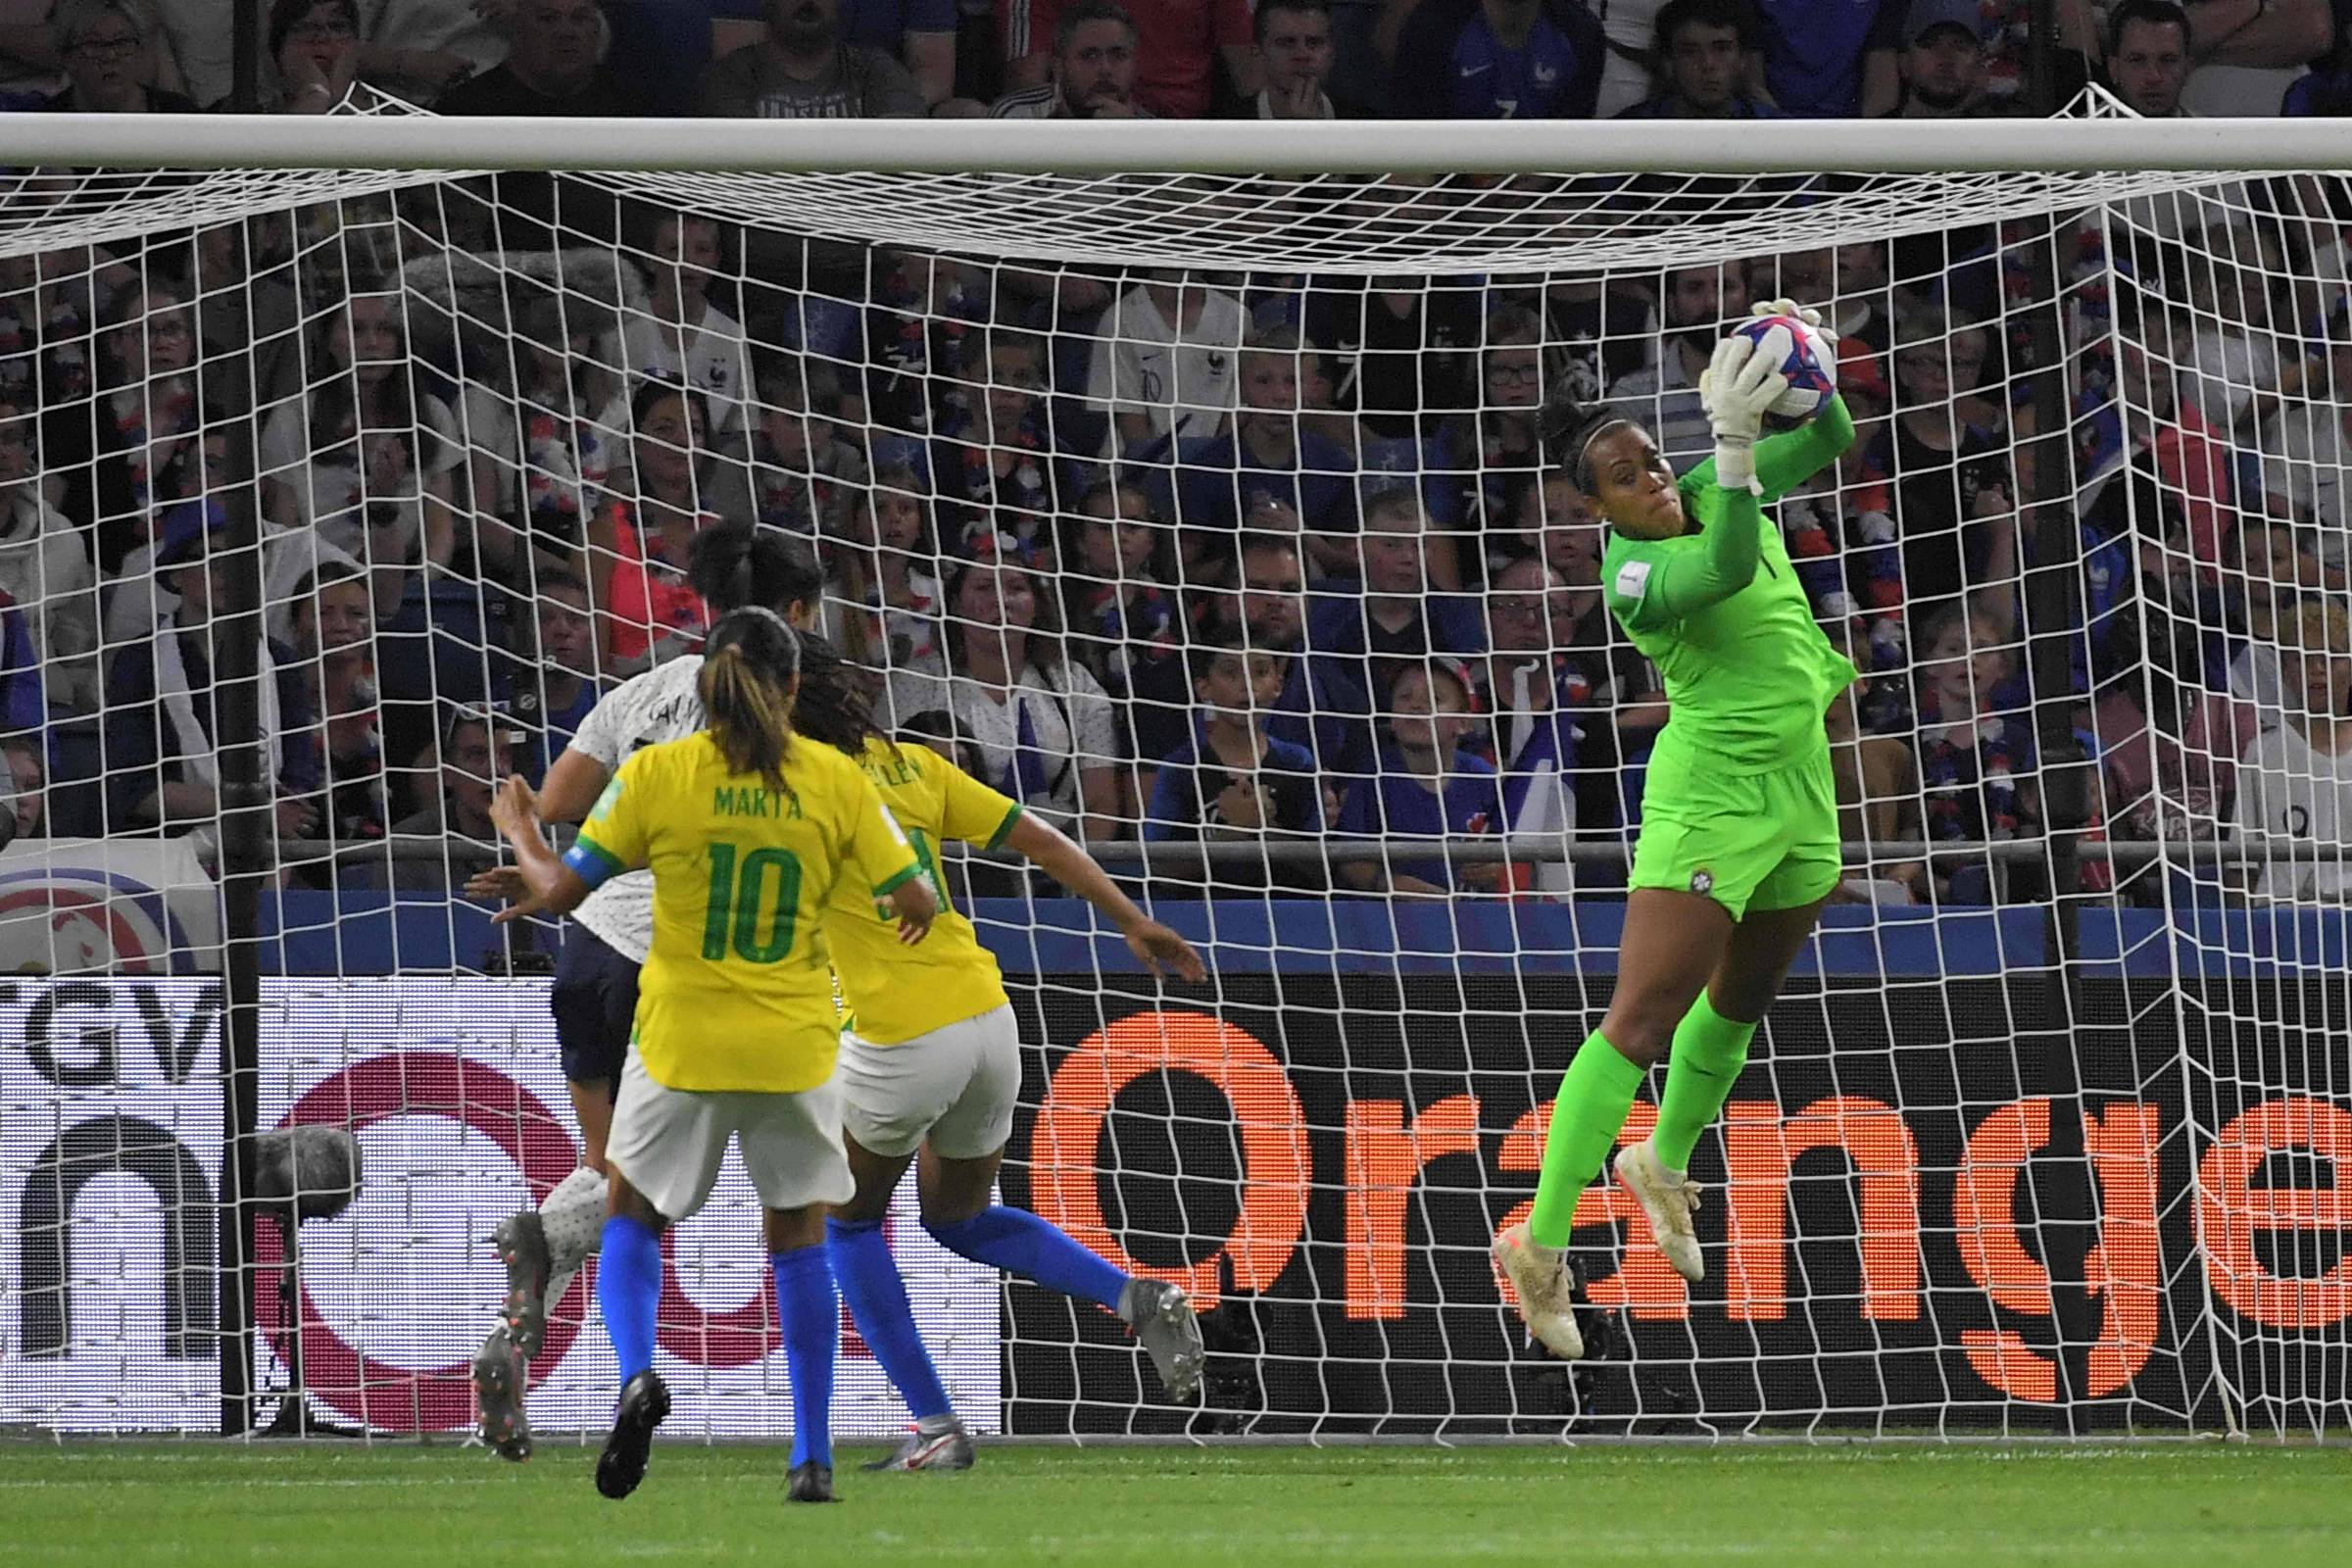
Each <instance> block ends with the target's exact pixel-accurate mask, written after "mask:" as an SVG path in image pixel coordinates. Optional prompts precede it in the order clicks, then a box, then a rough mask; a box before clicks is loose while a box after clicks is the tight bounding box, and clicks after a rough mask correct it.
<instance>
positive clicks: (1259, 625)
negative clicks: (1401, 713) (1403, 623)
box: [1130, 533, 1372, 776]
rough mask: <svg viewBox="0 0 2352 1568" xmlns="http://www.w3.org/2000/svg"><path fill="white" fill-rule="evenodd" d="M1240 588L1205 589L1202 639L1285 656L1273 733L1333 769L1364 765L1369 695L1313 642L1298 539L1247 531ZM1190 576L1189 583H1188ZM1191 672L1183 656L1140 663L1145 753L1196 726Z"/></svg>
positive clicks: (1139, 738) (1177, 742) (1140, 735)
mask: <svg viewBox="0 0 2352 1568" xmlns="http://www.w3.org/2000/svg"><path fill="white" fill-rule="evenodd" d="M1235 555H1236V557H1237V558H1238V559H1237V569H1238V572H1239V575H1240V581H1239V583H1238V584H1237V585H1236V588H1235V590H1234V591H1231V592H1223V591H1219V592H1211V593H1197V594H1196V595H1195V599H1196V602H1198V603H1199V604H1200V605H1201V613H1200V614H1199V615H1198V616H1197V624H1196V627H1195V638H1196V641H1199V642H1201V643H1204V644H1215V643H1217V642H1219V641H1221V640H1233V639H1240V640H1244V641H1246V642H1247V643H1248V645H1249V646H1250V647H1251V648H1253V649H1254V648H1262V649H1265V650H1267V651H1269V652H1272V653H1276V654H1280V655H1282V656H1284V660H1283V671H1284V673H1283V682H1282V690H1281V692H1280V694H1279V695H1277V696H1276V698H1275V699H1274V702H1273V704H1272V713H1271V717H1270V718H1269V720H1268V722H1267V732H1268V733H1269V734H1271V735H1273V736H1275V737H1276V738H1277V739H1279V740H1284V741H1288V742H1290V743H1292V744H1293V745H1297V746H1302V747H1304V748H1306V750H1307V751H1308V752H1310V753H1312V754H1313V755H1314V757H1315V760H1316V765H1317V766H1318V767H1320V768H1321V769H1322V770H1323V771H1324V772H1325V773H1328V774H1332V775H1335V776H1345V775H1348V774H1360V773H1363V772H1365V771H1367V770H1368V769H1369V768H1370V766H1371V760H1372V728H1371V720H1370V713H1371V699H1370V697H1369V696H1368V695H1367V694H1366V692H1365V690H1364V686H1363V683H1362V681H1361V680H1359V679H1357V678H1355V677H1354V676H1353V675H1352V674H1351V673H1350V672H1349V670H1348V668H1347V665H1346V662H1345V661H1343V660H1342V659H1339V658H1335V657H1331V656H1327V655H1325V654H1324V653H1322V652H1321V651H1320V650H1314V649H1310V648H1309V647H1308V644H1307V620H1308V616H1307V597H1306V570H1305V563H1304V559H1303V557H1302V556H1301V555H1300V553H1299V542H1298V540H1297V539H1295V538H1291V537H1286V536H1284V535H1282V534H1277V533H1252V534H1246V535H1244V536H1243V538H1242V541H1241V544H1240V546H1239V548H1238V549H1237V550H1236V551H1235ZM1189 581H1190V580H1189V579H1188V584H1189ZM1192 700H1193V691H1192V682H1191V671H1190V669H1189V667H1188V666H1187V665H1186V664H1185V663H1184V662H1182V661H1180V660H1169V661H1164V662H1160V663H1156V664H1153V665H1152V666H1150V667H1149V668H1147V669H1146V670H1144V671H1142V672H1141V673H1140V674H1139V676H1138V678H1137V681H1136V684H1135V692H1134V699H1133V701H1132V703H1131V704H1130V713H1131V717H1132V721H1133V723H1134V726H1135V737H1136V742H1135V751H1136V755H1137V756H1138V757H1165V756H1167V755H1168V754H1169V753H1170V752H1172V751H1174V750H1175V749H1176V748H1177V747H1179V746H1181V745H1183V744H1184V742H1185V739H1186V737H1187V736H1188V735H1189V734H1190V733H1191V722H1192V720H1191V715H1190V711H1189V707H1190V704H1191V702H1192Z"/></svg>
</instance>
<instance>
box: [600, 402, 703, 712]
mask: <svg viewBox="0 0 2352 1568" xmlns="http://www.w3.org/2000/svg"><path fill="white" fill-rule="evenodd" d="M706 418H707V416H706V415H705V414H704V412H703V399H702V394H700V393H699V392H695V391H692V390H690V389H688V388H685V387H681V386H677V385H674V384H672V383H670V382H666V381H647V382H646V383H644V384H643V385H642V386H640V387H638V389H637V393H636V396H634V397H633V398H631V399H630V401H629V425H630V428H631V429H632V430H633V431H634V432H635V435H634V437H633V439H632V440H631V442H630V444H629V469H628V471H627V473H626V474H621V475H615V477H614V483H613V495H612V497H611V499H610V500H609V501H608V502H607V504H606V505H605V507H604V508H603V509H602V510H601V511H600V512H599V514H598V515H597V518H596V521H595V522H594V524H592V525H591V527H590V530H589V561H590V563H591V564H590V568H589V571H590V575H589V576H588V581H589V583H590V584H591V585H592V587H594V588H595V589H596V594H595V598H596V602H597V605H598V606H599V608H600V610H601V612H602V614H603V621H602V627H601V634H602V635H601V641H602V643H603V645H604V650H603V651H604V658H603V660H602V663H601V667H602V668H603V669H605V670H606V671H608V672H610V673H613V674H619V675H627V674H634V673H636V672H637V671H638V670H640V669H644V668H646V667H648V666H650V665H653V664H658V663H662V662H666V661H668V660H670V659H674V658H677V657H678V656H679V655H681V654H684V653H687V652H690V651H691V650H692V649H693V648H694V647H695V646H697V645H699V644H700V642H701V640H702V634H703V632H704V631H705V630H706V629H707V628H708V626H709V624H710V614H709V612H708V610H707V609H706V607H705V606H704V604H703V601H702V596H701V595H699V594H697V593H696V592H695V591H694V589H693V587H692V585H690V584H689V583H688V582H687V580H686V551H687V547H688V546H689V544H691V543H692V541H693V539H694V536H695V535H696V534H698V533H701V532H702V531H703V530H704V529H705V528H708V527H711V526H714V525H716V524H717V523H718V521H719V517H718V515H717V514H716V513H715V512H712V511H711V510H708V509H707V508H706V507H705V505H704V503H703V491H702V486H701V484H700V482H699V479H698V475H697V468H698V466H699V456H698V455H699V454H700V453H701V452H702V451H703V450H704V447H705V445H706V443H707V441H708V429H709V426H708V425H707V423H706V422H705V421H706Z"/></svg>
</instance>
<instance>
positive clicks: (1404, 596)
mask: <svg viewBox="0 0 2352 1568" xmlns="http://www.w3.org/2000/svg"><path fill="white" fill-rule="evenodd" d="M1358 546H1359V549H1360V557H1359V559H1360V561H1361V563H1362V565H1361V568H1360V569H1361V570H1362V573H1363V576H1362V578H1361V580H1360V581H1359V582H1355V583H1347V584H1340V585H1335V588H1336V591H1335V592H1333V593H1332V594H1330V595H1329V596H1328V597H1326V598H1325V599H1324V601H1323V603H1322V604H1321V605H1319V606H1317V607H1316V610H1315V613H1314V618H1313V620H1312V622H1311V623H1310V626H1309V630H1308V638H1307V640H1308V643H1309V645H1310V646H1311V647H1312V648H1313V649H1314V650H1315V651H1316V652H1317V653H1320V654H1326V655H1330V656H1333V657H1336V658H1340V659H1343V660H1345V661H1347V662H1349V663H1350V664H1354V665H1358V666H1359V667H1362V668H1363V669H1364V670H1365V673H1366V676H1367V679H1366V682H1365V684H1366V685H1367V687H1368V689H1369V690H1370V692H1371V695H1372V708H1373V711H1375V712H1383V713H1385V712H1388V711H1390V697H1391V695H1392V692H1393V690H1394V688H1395V685H1396V681H1397V675H1398V674H1399V673H1400V672H1401V671H1403V670H1405V669H1408V668H1411V667H1412V666H1414V665H1416V664H1421V663H1426V662H1429V661H1430V660H1431V659H1432V658H1436V657H1440V656H1448V657H1451V658H1454V659H1468V658H1473V657H1475V656H1477V655H1480V654H1483V653H1485V652H1486V627H1485V626H1484V625H1483V624H1482V623H1481V617H1480V615H1479V613H1478V608H1477V605H1476V604H1475V602H1474V601H1472V600H1469V599H1466V598H1463V597H1461V596H1459V595H1455V594H1442V593H1433V592H1432V591H1431V589H1430V582H1429V516H1428V514H1427V512H1426V511H1425V510H1424V509H1423V507H1422V504H1421V493H1420V492H1419V491H1417V490H1414V489H1411V488H1409V487H1398V488H1397V489H1392V490H1383V491H1381V492H1380V493H1379V494H1377V495H1375V496H1373V497H1372V498H1371V499H1370V500H1368V501H1366V502H1365V503H1364V531H1363V534H1362V537H1361V538H1360V539H1359V540H1358Z"/></svg>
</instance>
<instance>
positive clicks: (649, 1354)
mask: <svg viewBox="0 0 2352 1568" xmlns="http://www.w3.org/2000/svg"><path fill="white" fill-rule="evenodd" d="M596 1304H597V1305H598V1306H599V1307H601V1308H602V1309H603V1311H604V1314H605V1332H606V1333H607V1334H610V1335H611V1336H613V1354H614V1355H616V1356H618V1357H619V1358H620V1381H621V1382H622V1383H624V1384H625V1383H627V1382H628V1381H629V1379H631V1378H633V1377H635V1376H636V1375H637V1374H638V1373H640V1372H643V1371H645V1370H647V1369H648V1368H650V1367H651V1366H652V1365H653V1364H654V1318H655V1315H656V1314H657V1313H659V1312H660V1311H661V1309H662V1238H661V1237H660V1236H658V1235H656V1234H655V1233H654V1230H653V1227H652V1226H650V1225H647V1224H646V1223H645V1222H644V1221H643V1220H639V1219H634V1218H631V1217H630V1216H629V1215H626V1214H614V1215H613V1216H612V1217H611V1218H609V1219H607V1220H606V1221H605V1240H604V1250H603V1253H602V1255H601V1256H600V1257H599V1258H598V1260H597V1265H596Z"/></svg>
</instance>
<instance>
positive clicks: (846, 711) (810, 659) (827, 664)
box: [792, 632, 890, 757]
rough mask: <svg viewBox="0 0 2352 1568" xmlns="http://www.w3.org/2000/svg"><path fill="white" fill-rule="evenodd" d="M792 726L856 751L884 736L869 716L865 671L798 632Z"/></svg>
mask: <svg viewBox="0 0 2352 1568" xmlns="http://www.w3.org/2000/svg"><path fill="white" fill-rule="evenodd" d="M792 729H793V733H794V734H796V735H806V736H808V737H809V739H810V740H812V741H817V742H820V743H821V744H823V745H826V746H832V747H838V748H839V749H840V750H842V751H844V752H847V753H849V755H850V756H852V757H856V756H858V755H859V754H860V753H862V752H863V751H864V750H865V748H866V746H867V745H868V744H869V743H871V742H873V741H884V742H888V741H889V739H890V737H889V736H888V735H887V734H886V733H885V732H884V731H883V728H882V726H881V725H880V724H877V723H876V722H874V709H873V704H872V702H871V701H870V700H869V699H868V698H867V695H866V685H865V672H864V671H863V670H861V669H859V668H858V666H857V665H856V664H853V663H851V662H849V661H848V660H846V659H844V658H842V657H841V652H840V650H838V649H836V648H835V647H834V646H833V645H832V644H831V643H829V642H827V641H826V640H825V639H824V638H822V637H819V636H817V635H816V634H814V633H813V632H803V633H801V685H800V691H799V693H798V694H797V695H796V696H795V697H794V698H793V703H792Z"/></svg>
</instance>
